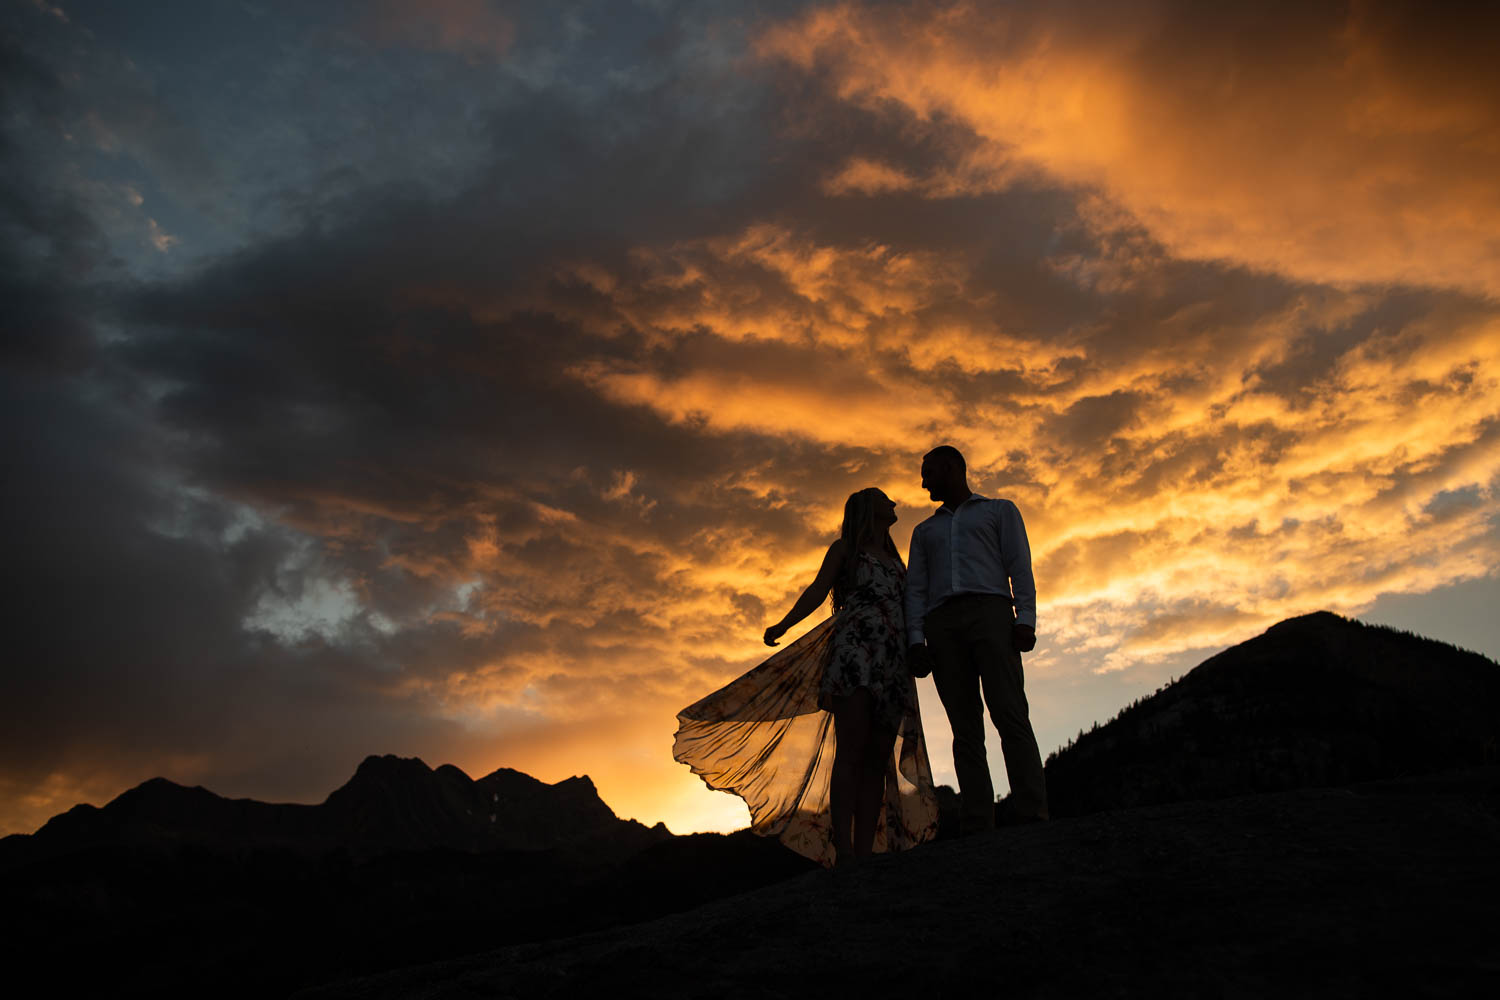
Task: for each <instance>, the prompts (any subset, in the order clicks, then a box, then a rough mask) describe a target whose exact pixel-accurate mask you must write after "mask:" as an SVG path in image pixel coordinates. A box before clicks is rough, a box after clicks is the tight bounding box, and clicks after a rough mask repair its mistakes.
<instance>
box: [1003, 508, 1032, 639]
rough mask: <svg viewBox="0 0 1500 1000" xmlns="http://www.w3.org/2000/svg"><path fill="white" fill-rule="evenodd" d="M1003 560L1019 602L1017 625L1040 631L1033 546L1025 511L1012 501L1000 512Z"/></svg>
mask: <svg viewBox="0 0 1500 1000" xmlns="http://www.w3.org/2000/svg"><path fill="white" fill-rule="evenodd" d="M1000 559H1001V561H1002V562H1003V564H1004V566H1005V575H1006V576H1008V577H1010V593H1011V597H1013V598H1014V599H1015V602H1016V624H1018V625H1030V626H1031V627H1032V628H1036V580H1035V579H1034V578H1033V577H1032V575H1031V543H1030V542H1028V541H1027V540H1026V525H1025V523H1024V522H1023V521H1022V520H1021V510H1020V508H1018V507H1017V506H1016V505H1015V504H1013V503H1011V502H1010V501H1009V500H1007V501H1005V502H1004V504H1002V506H1001V510H1000Z"/></svg>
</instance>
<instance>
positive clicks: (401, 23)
mask: <svg viewBox="0 0 1500 1000" xmlns="http://www.w3.org/2000/svg"><path fill="white" fill-rule="evenodd" d="M355 24H356V30H358V31H359V32H360V33H361V34H363V35H364V36H365V37H367V38H369V39H370V40H371V41H373V42H375V43H376V44H379V45H400V46H410V47H415V48H423V49H435V50H438V51H447V52H456V53H460V54H463V55H467V56H470V57H479V56H482V55H483V56H491V57H493V56H502V55H504V54H505V53H506V51H507V50H509V49H510V46H511V43H512V42H513V41H515V37H516V26H515V24H514V22H512V21H511V19H510V18H508V17H506V16H505V15H504V14H502V13H500V11H499V10H497V9H496V6H495V4H493V3H491V2H490V0H420V2H417V0H378V2H377V3H374V4H371V5H369V7H368V8H367V9H364V10H362V11H361V16H360V17H359V18H358V20H357V21H356V22H355Z"/></svg>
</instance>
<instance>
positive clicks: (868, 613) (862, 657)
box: [673, 445, 1047, 865]
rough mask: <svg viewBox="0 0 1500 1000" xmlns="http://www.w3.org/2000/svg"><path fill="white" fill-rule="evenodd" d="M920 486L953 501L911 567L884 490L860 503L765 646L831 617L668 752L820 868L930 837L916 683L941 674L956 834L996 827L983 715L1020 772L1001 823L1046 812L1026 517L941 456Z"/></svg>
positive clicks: (760, 828) (715, 699)
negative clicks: (958, 808) (1030, 677)
mask: <svg viewBox="0 0 1500 1000" xmlns="http://www.w3.org/2000/svg"><path fill="white" fill-rule="evenodd" d="M922 486H923V488H925V489H926V490H927V491H928V494H929V495H930V496H931V497H932V499H933V500H935V501H938V502H940V503H941V504H942V506H940V507H939V508H938V509H937V511H936V512H934V513H933V515H932V516H931V517H929V518H928V519H927V520H925V521H923V522H922V523H921V524H919V525H917V528H916V530H915V531H913V532H912V539H911V547H910V550H909V552H908V555H909V558H910V563H911V565H910V568H909V569H908V568H907V567H906V566H904V565H903V564H902V562H901V556H900V554H899V553H898V552H897V551H896V546H895V543H893V542H892V541H891V535H890V527H891V525H893V524H895V523H896V504H895V503H894V502H893V501H892V500H891V499H890V498H889V497H887V496H886V495H885V494H884V493H882V492H881V491H880V490H878V489H875V488H874V487H871V488H869V489H864V490H860V491H859V492H858V493H855V494H853V495H851V496H850V497H849V499H848V501H847V502H846V503H845V504H844V522H843V527H842V528H841V530H840V532H839V537H838V540H837V541H835V542H834V543H833V544H832V545H830V546H829V547H828V552H827V554H826V555H825V556H824V557H823V563H822V566H821V567H820V568H819V569H818V574H817V577H816V578H815V579H814V580H813V582H812V583H811V584H810V585H809V586H808V588H807V589H806V590H805V591H803V592H802V596H801V597H799V598H798V599H797V601H796V603H795V604H793V605H792V609H791V610H790V611H788V612H787V614H786V617H785V618H783V619H782V620H781V621H779V622H777V623H776V624H775V625H772V626H771V627H770V628H768V629H766V633H765V642H766V645H768V646H774V645H776V644H777V640H778V639H780V638H781V636H782V635H784V634H785V633H786V631H787V630H788V629H790V628H791V627H792V626H794V625H796V624H797V623H798V622H800V621H802V620H803V619H804V618H806V617H807V616H808V615H810V614H812V613H813V612H814V611H815V610H817V609H818V607H819V606H821V605H822V603H823V602H824V601H825V600H826V599H827V598H828V596H829V594H830V593H831V594H832V595H833V609H834V613H833V615H832V616H831V617H830V618H828V619H827V620H826V621H824V622H822V623H820V624H819V625H818V626H816V627H815V628H813V630H812V631H810V632H808V633H807V634H806V635H805V636H803V637H802V638H801V639H798V640H797V641H796V642H794V643H792V644H791V645H789V646H787V647H786V648H784V649H782V650H781V651H779V652H777V653H776V654H775V655H773V656H772V657H771V658H770V659H768V660H766V661H765V662H764V663H762V664H760V665H759V666H758V667H756V668H755V669H753V670H751V671H750V672H749V673H747V674H745V675H744V676H742V677H740V678H738V679H737V680H735V681H732V682H731V683H730V684H729V685H727V686H726V687H724V688H721V689H720V690H718V691H715V692H714V693H713V694H711V695H709V696H708V697H706V698H704V699H703V700H701V701H699V702H697V703H696V704H693V705H691V706H689V707H688V708H685V709H683V710H682V712H680V713H679V714H678V716H677V720H678V723H679V728H678V730H677V739H676V744H675V746H674V748H673V756H675V757H676V758H677V760H679V761H681V762H682V763H684V764H687V765H688V766H689V767H691V768H692V769H693V771H694V772H695V773H696V774H698V775H700V776H701V777H702V778H703V780H704V781H705V782H707V783H708V785H709V787H710V788H717V789H722V790H724V791H730V792H734V793H735V794H737V795H739V796H741V797H742V798H744V800H745V802H746V804H747V805H748V806H749V807H750V817H751V828H752V829H753V830H755V831H756V832H757V833H760V834H763V835H767V836H772V835H774V836H778V837H780V838H781V840H782V842H783V843H785V844H786V845H787V846H788V847H791V848H792V849H793V850H795V851H797V852H798V853H800V854H804V855H806V856H807V857H810V858H812V859H814V860H816V861H818V862H820V863H822V864H824V865H832V864H834V863H835V861H839V862H848V861H850V860H854V859H858V858H861V857H864V856H866V855H869V854H871V853H874V852H880V851H899V850H904V849H906V848H908V847H911V846H913V845H915V844H919V843H921V842H923V841H925V840H930V839H932V838H933V837H934V836H936V834H937V818H938V817H937V812H938V810H937V796H936V794H935V792H934V789H933V783H932V769H931V766H930V764H929V763H928V759H927V749H926V744H925V741H924V739H923V736H922V720H921V715H920V714H919V712H918V708H917V689H916V683H915V681H914V680H913V677H914V676H926V675H927V674H928V673H929V672H930V673H931V674H932V678H933V681H934V683H935V684H936V686H937V690H938V696H939V698H940V699H941V700H942V702H943V707H944V709H945V710H946V711H947V713H948V721H949V723H950V724H951V726H952V728H953V763H954V771H955V773H956V774H957V776H958V783H959V794H960V796H961V799H962V815H961V830H962V832H964V833H972V832H977V831H981V830H986V829H989V828H991V827H992V826H994V824H995V805H994V787H993V785H992V784H991V781H990V772H989V764H988V762H987V760H986V758H985V752H984V709H985V707H986V706H987V707H988V708H989V713H990V718H991V719H992V720H993V721H994V724H995V728H996V729H997V730H998V731H999V734H1000V746H1001V751H1002V753H1003V754H1004V757H1005V767H1006V772H1007V774H1008V776H1009V778H1010V784H1011V796H1010V798H1009V799H1008V800H1007V805H1008V806H1009V807H1010V810H1011V812H1010V815H1009V816H1008V817H1007V819H1008V820H1010V821H1014V822H1025V821H1029V820H1037V819H1045V818H1046V817H1047V794H1046V788H1045V785H1044V782H1043V777H1042V760H1041V754H1040V753H1039V751H1038V748H1037V743H1036V737H1035V736H1034V735H1033V733H1032V730H1031V721H1030V718H1029V713H1028V709H1027V705H1026V694H1025V690H1024V686H1023V678H1022V671H1021V654H1022V653H1023V652H1027V651H1029V650H1031V649H1032V647H1033V646H1035V644H1036V585H1035V583H1034V582H1033V580H1032V575H1031V549H1030V546H1029V545H1028V543H1027V540H1026V528H1025V525H1024V524H1023V523H1022V521H1021V514H1020V511H1019V510H1017V509H1016V505H1015V504H1014V503H1012V502H1011V501H1009V500H990V499H986V498H985V497H981V496H979V495H978V494H977V493H974V492H973V491H971V490H970V489H969V484H968V477H967V472H966V470H965V463H964V458H963V456H962V455H961V454H959V452H958V450H957V449H955V448H952V447H949V446H947V445H944V446H941V447H938V448H934V449H933V450H932V451H930V452H928V453H927V455H926V456H925V457H924V458H923V459H922ZM981 693H982V695H983V700H982V701H981Z"/></svg>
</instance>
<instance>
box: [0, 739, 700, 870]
mask: <svg viewBox="0 0 1500 1000" xmlns="http://www.w3.org/2000/svg"><path fill="white" fill-rule="evenodd" d="M670 836H671V834H670V832H669V831H668V830H667V828H666V826H665V825H663V824H661V823H658V824H657V825H656V826H655V827H652V828H647V827H645V826H644V825H642V824H640V823H637V822H635V821H634V820H621V819H619V818H618V817H617V816H615V814H614V812H613V810H611V809H610V808H609V806H607V805H605V803H604V801H603V800H602V799H600V798H599V793H598V792H597V791H596V790H595V788H594V783H593V782H592V781H590V780H589V778H588V777H587V776H580V777H573V778H568V779H565V780H563V781H560V782H557V783H556V784H552V785H549V784H546V783H545V782H541V781H538V780H537V779H535V778H533V777H531V776H530V775H527V774H523V773H521V772H520V771H514V770H511V769H510V768H500V769H499V770H497V771H495V772H494V773H492V774H488V775H486V776H485V777H483V778H479V779H478V780H475V779H472V778H470V777H469V776H468V775H467V774H465V773H464V772H463V771H462V770H460V769H459V768H457V767H454V766H453V765H452V764H444V765H442V766H440V767H438V768H437V769H436V770H434V769H432V768H429V767H428V766H427V765H426V764H425V763H423V762H422V761H421V760H419V759H416V758H402V757H395V756H391V755H386V756H383V757H379V756H370V757H367V758H365V760H364V762H363V763H361V764H360V765H359V768H358V770H356V771H355V773H354V776H353V777H351V778H350V779H349V780H348V781H347V782H345V783H344V785H342V786H341V787H339V788H338V789H336V790H335V791H333V792H332V793H331V794H330V795H329V796H328V798H327V799H325V800H324V801H323V802H322V803H320V804H318V805H298V804H290V803H267V802H258V801H255V800H253V799H227V798H224V797H222V796H219V795H216V794H214V793H213V792H211V791H209V790H208V789H206V788H203V787H201V786H195V787H192V788H188V787H184V786H182V785H179V784H176V783H174V782H171V781H168V780H166V779H165V778H152V779H151V780H150V781H146V782H143V783H142V784H140V785H137V786H136V787H134V788H132V789H130V790H129V791H126V792H124V793H122V794H121V795H119V796H118V797H116V798H115V799H113V800H112V801H111V802H110V803H109V804H108V805H105V806H104V807H103V808H96V807H94V806H90V805H78V806H74V807H73V808H72V809H70V810H68V811H67V812H65V813H62V814H60V815H58V816H54V817H53V818H52V819H51V820H49V821H48V822H47V823H46V824H45V825H43V826H42V827H41V829H39V830H38V831H37V832H36V833H35V834H32V835H30V836H25V835H17V836H11V837H6V838H5V839H4V840H3V841H0V867H4V866H6V865H9V864H14V863H17V862H27V861H31V860H34V859H36V858H39V857H42V856H49V855H56V854H64V853H69V852H73V851H77V850H80V849H84V848H87V847H91V846H103V845H123V844H135V845H138V846H147V845H155V846H157V847H160V848H163V849H167V848H175V847H182V846H186V845H192V846H196V847H199V848H205V849H217V850H225V851H228V850H245V849H252V848H261V849H273V848H284V849H287V850H293V851H301V852H307V853H314V854H316V853H323V852H327V851H332V850H346V851H349V852H351V853H353V854H354V855H356V856H368V855H373V854H380V853H387V852H391V851H418V850H432V849H446V850H455V851H469V852H481V851H497V850H498V851H536V850H548V849H552V848H559V847H566V846H569V845H576V844H581V843H591V844H595V845H598V844H599V843H601V842H605V841H616V842H623V843H624V844H626V845H628V846H629V847H630V848H632V849H639V848H640V847H644V846H646V845H648V844H650V843H655V842H657V841H659V840H662V839H665V838H668V837H670Z"/></svg>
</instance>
